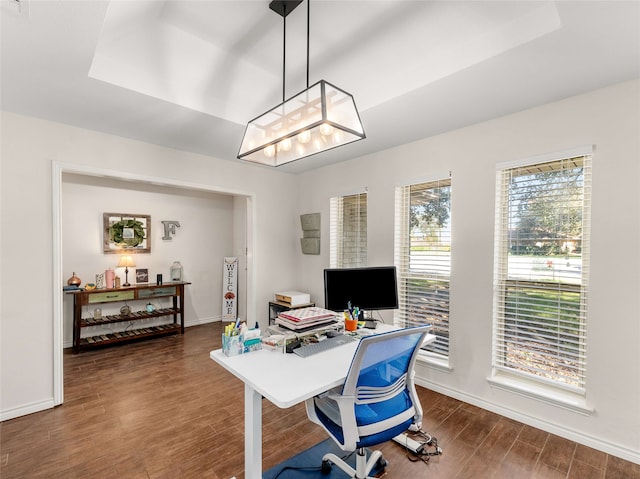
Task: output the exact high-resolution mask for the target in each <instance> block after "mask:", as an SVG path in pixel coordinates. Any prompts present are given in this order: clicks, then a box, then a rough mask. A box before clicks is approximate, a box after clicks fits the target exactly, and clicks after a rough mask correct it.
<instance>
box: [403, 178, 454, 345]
mask: <svg viewBox="0 0 640 479" xmlns="http://www.w3.org/2000/svg"><path fill="white" fill-rule="evenodd" d="M394 245H395V246H394V250H395V251H394V255H395V265H396V270H397V275H398V302H399V308H398V309H397V310H396V312H395V313H394V322H395V323H396V324H398V325H400V326H414V325H420V324H431V325H432V330H431V332H432V333H433V334H435V335H436V338H437V339H436V341H435V342H434V343H432V344H431V345H429V346H427V347H425V348H424V349H426V350H427V351H429V352H430V353H432V354H434V355H435V356H437V357H440V358H448V356H449V282H450V275H451V179H449V178H447V179H444V180H440V181H433V182H428V183H420V184H414V185H408V186H401V187H398V188H396V205H395V239H394Z"/></svg>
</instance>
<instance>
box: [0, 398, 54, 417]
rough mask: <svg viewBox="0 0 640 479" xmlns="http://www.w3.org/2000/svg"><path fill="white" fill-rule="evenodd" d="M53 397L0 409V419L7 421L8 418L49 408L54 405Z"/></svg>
mask: <svg viewBox="0 0 640 479" xmlns="http://www.w3.org/2000/svg"><path fill="white" fill-rule="evenodd" d="M54 405H55V404H54V402H53V398H49V399H46V400H44V401H38V402H34V403H31V404H25V405H24V406H19V407H16V408H13V409H7V410H4V411H0V421H8V420H9V419H15V418H17V417H20V416H26V415H27V414H33V413H34V412H40V411H44V410H45V409H51V408H53V406H54Z"/></svg>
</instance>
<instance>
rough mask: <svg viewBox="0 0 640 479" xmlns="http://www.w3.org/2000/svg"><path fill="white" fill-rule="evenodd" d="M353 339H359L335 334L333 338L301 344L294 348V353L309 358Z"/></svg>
mask: <svg viewBox="0 0 640 479" xmlns="http://www.w3.org/2000/svg"><path fill="white" fill-rule="evenodd" d="M351 341H357V339H356V338H354V337H353V336H347V335H346V334H341V335H340V336H334V337H333V338H327V339H325V340H323V341H319V342H317V343H309V344H304V345H302V346H300V347H299V348H296V349H294V350H293V354H297V355H298V356H300V357H301V358H307V357H309V356H312V355H314V354H318V353H321V352H323V351H329V350H330V349H333V348H337V347H338V346H342V345H343V344H347V343H350V342H351Z"/></svg>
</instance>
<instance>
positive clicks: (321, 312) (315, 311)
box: [276, 306, 336, 331]
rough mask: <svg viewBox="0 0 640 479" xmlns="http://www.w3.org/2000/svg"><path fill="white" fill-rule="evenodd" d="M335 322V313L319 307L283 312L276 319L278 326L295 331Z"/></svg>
mask: <svg viewBox="0 0 640 479" xmlns="http://www.w3.org/2000/svg"><path fill="white" fill-rule="evenodd" d="M335 321H336V313H335V312H333V311H329V310H328V309H324V308H319V307H317V306H310V307H307V308H299V309H292V310H290V311H282V312H281V313H279V314H278V317H277V318H276V324H278V325H280V326H283V327H285V328H287V329H292V330H295V331H298V330H302V329H308V328H312V327H316V326H320V325H323V324H327V323H331V322H335Z"/></svg>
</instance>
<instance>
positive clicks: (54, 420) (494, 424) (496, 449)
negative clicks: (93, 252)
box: [0, 323, 640, 479]
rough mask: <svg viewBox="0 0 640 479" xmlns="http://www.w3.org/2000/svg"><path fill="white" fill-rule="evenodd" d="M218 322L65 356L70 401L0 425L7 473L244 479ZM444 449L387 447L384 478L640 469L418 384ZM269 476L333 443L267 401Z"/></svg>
mask: <svg viewBox="0 0 640 479" xmlns="http://www.w3.org/2000/svg"><path fill="white" fill-rule="evenodd" d="M220 332H221V324H220V323H216V324H209V325H202V326H196V327H191V328H188V329H187V330H186V333H185V334H184V336H171V337H166V338H158V339H154V340H151V341H144V342H139V343H134V344H129V345H123V346H118V347H111V348H106V349H101V350H95V351H89V352H84V353H81V354H78V355H72V354H71V353H70V352H69V353H65V356H64V362H65V364H64V376H65V402H64V404H63V405H62V406H59V407H57V408H55V409H51V410H47V411H43V412H40V413H36V414H31V415H29V416H25V417H20V418H16V419H13V420H10V421H5V422H3V423H2V424H0V433H1V436H0V461H1V469H0V477H2V479H12V478H39V477H43V478H44V477H46V478H65V479H69V478H98V479H99V478H119V479H122V478H127V479H128V478H132V479H136V478H145V479H146V478H153V479H160V478H196V477H197V478H209V479H230V478H231V477H232V476H236V477H237V479H242V478H244V472H243V467H244V459H243V444H244V437H243V435H244V429H243V385H242V383H241V382H240V381H239V380H238V379H236V378H235V377H233V376H232V375H231V374H229V373H227V372H226V371H225V370H223V369H222V368H221V367H220V366H218V365H217V364H216V363H214V362H213V361H211V360H210V359H209V351H210V350H212V349H217V348H219V347H220ZM419 394H420V398H421V401H422V405H423V408H424V412H425V420H424V425H423V429H424V430H425V431H427V432H428V433H430V434H432V435H433V436H435V437H437V438H438V442H439V444H440V446H441V447H442V449H443V451H444V454H443V455H442V456H438V457H433V458H431V460H430V461H429V463H427V464H426V463H423V462H421V461H418V462H412V461H411V460H410V459H409V458H408V457H407V455H406V453H405V452H404V450H403V449H402V447H400V446H399V445H397V444H396V443H393V442H389V443H386V444H384V445H382V446H381V447H380V448H379V449H381V450H382V451H383V453H384V455H385V458H386V459H387V460H388V461H389V462H390V465H389V467H388V468H387V474H386V476H385V477H387V478H389V479H399V478H403V479H404V478H409V477H425V478H427V477H428V478H433V479H463V478H472V479H485V478H496V479H497V478H505V479H507V478H508V479H518V478H530V479H541V478H545V479H556V478H564V479H640V466H639V465H637V464H633V463H630V462H627V461H623V460H621V459H618V458H616V457H613V456H610V455H608V454H605V453H603V452H601V451H597V450H594V449H590V448H587V447H584V446H581V445H579V444H576V443H574V442H571V441H567V440H565V439H562V438H560V437H558V436H555V435H552V434H548V433H546V432H543V431H541V430H538V429H534V428H532V427H529V426H526V425H523V424H521V423H518V422H515V421H512V420H510V419H507V418H504V417H501V416H499V415H497V414H493V413H491V412H488V411H484V410H482V409H479V408H477V407H474V406H471V405H469V404H465V403H463V402H460V401H457V400H455V399H451V398H448V397H446V396H443V395H440V394H437V393H434V392H432V391H429V390H426V389H423V388H419ZM263 418H264V419H263V428H264V439H263V465H264V469H265V470H266V469H268V468H270V467H272V466H274V465H276V464H279V463H280V462H282V461H283V460H284V459H286V458H288V457H290V456H292V455H294V454H295V453H297V452H300V451H303V450H305V449H307V448H309V447H311V446H313V445H315V444H317V443H318V442H320V441H322V440H324V439H326V436H325V434H324V433H323V432H322V431H321V430H320V428H319V427H318V426H315V425H313V424H312V423H311V422H309V421H308V420H307V418H306V413H305V411H304V407H303V405H298V406H297V407H293V408H290V409H279V408H277V407H275V406H273V405H272V404H271V403H269V401H266V400H265V401H263Z"/></svg>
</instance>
